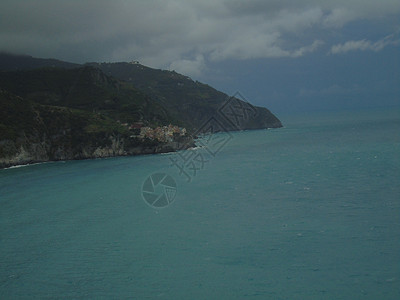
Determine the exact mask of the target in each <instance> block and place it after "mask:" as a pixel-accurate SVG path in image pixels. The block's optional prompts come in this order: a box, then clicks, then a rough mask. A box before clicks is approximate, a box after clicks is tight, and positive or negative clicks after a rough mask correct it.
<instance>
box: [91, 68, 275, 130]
mask: <svg viewBox="0 0 400 300" xmlns="http://www.w3.org/2000/svg"><path fill="white" fill-rule="evenodd" d="M90 65H91V66H96V67H98V68H100V69H101V70H103V71H104V72H105V73H106V74H107V75H110V76H113V77H115V78H118V79H121V80H124V81H126V82H129V83H132V84H133V85H134V86H135V87H136V88H138V89H139V90H141V91H142V92H144V93H146V94H147V95H149V96H150V97H151V98H152V99H154V100H156V101H158V102H159V103H161V104H162V105H163V106H164V107H166V108H168V109H169V111H170V112H171V113H172V114H174V116H176V117H177V118H179V119H181V120H183V121H184V122H185V123H187V124H189V126H190V127H192V128H194V129H195V130H196V129H199V128H201V127H202V125H203V124H205V123H206V122H207V121H208V120H209V119H210V118H212V117H215V116H216V114H217V113H218V112H220V111H221V108H222V107H223V106H224V105H226V104H227V102H228V101H231V102H232V103H233V104H235V106H242V107H245V108H248V111H249V112H251V114H250V115H249V116H247V118H246V119H243V120H242V122H240V124H236V126H235V125H232V124H231V122H229V120H228V121H227V122H225V121H226V120H225V119H226V118H223V117H222V118H220V120H221V122H223V125H224V128H226V129H227V130H243V129H261V128H277V127H282V124H281V122H280V121H279V119H278V118H276V117H275V116H274V115H273V114H272V113H271V112H270V111H269V110H268V109H266V108H263V107H253V106H251V105H250V104H248V103H246V102H244V101H242V100H243V99H239V98H235V99H230V98H229V97H228V96H227V95H226V94H224V93H222V92H219V91H217V90H216V89H214V88H212V87H210V86H208V85H206V84H203V83H200V82H198V81H193V80H191V79H190V78H189V77H187V76H184V75H181V74H178V73H176V72H174V71H165V70H157V69H152V68H149V67H146V66H143V65H140V64H138V63H91V64H90ZM217 118H218V115H217Z"/></svg>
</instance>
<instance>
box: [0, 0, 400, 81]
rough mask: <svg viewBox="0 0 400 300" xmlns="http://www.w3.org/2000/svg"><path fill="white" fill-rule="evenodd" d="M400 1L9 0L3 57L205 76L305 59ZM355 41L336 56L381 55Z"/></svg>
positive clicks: (0, 7)
mask: <svg viewBox="0 0 400 300" xmlns="http://www.w3.org/2000/svg"><path fill="white" fill-rule="evenodd" d="M399 12H400V3H399V2H398V0H381V1H375V0H347V1H344V0H337V1H317V0H304V1H290V0H270V1H264V0H254V1H238V0H229V1H228V0H192V1H186V0H148V1H123V0H116V1H108V0H107V1H106V0H96V1H94V0H81V1H58V0H25V1H15V0H12V1H10V0H3V1H1V3H0V45H1V46H0V50H3V51H10V52H18V53H26V54H31V55H36V56H41V57H57V58H61V59H66V60H71V61H75V62H86V61H88V60H98V61H102V60H103V61H127V60H133V59H134V60H139V61H140V62H142V63H144V64H147V65H150V66H153V67H161V68H171V69H175V70H176V71H178V72H182V73H185V74H188V75H196V74H199V72H201V71H202V70H204V69H205V68H206V65H207V63H208V62H221V61H226V60H247V59H262V58H279V57H293V58H296V57H301V56H304V55H308V54H310V53H313V52H315V51H318V49H320V47H321V46H323V45H329V44H330V42H329V40H328V38H329V33H330V32H332V31H334V30H340V28H343V27H344V26H346V24H348V23H350V22H354V21H357V20H374V19H379V18H382V17H385V16H393V15H396V14H399ZM391 43H393V39H385V38H384V39H382V40H380V41H378V42H375V43H373V42H370V41H368V40H350V41H348V42H345V43H341V44H337V45H335V46H333V47H331V51H330V52H331V53H332V54H338V53H346V52H348V51H352V50H356V49H359V50H373V51H379V50H380V49H383V48H384V47H386V46H387V45H390V44H391Z"/></svg>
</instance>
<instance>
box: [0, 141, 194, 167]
mask: <svg viewBox="0 0 400 300" xmlns="http://www.w3.org/2000/svg"><path fill="white" fill-rule="evenodd" d="M195 146H196V145H195V142H194V139H193V138H187V139H186V140H185V141H184V142H176V141H175V142H169V143H162V144H158V145H155V146H140V147H134V148H130V149H102V150H103V151H97V150H98V149H96V151H94V152H93V153H92V154H88V153H78V155H76V156H75V157H73V156H72V157H68V156H67V157H62V158H59V159H50V158H43V159H29V158H26V159H24V157H23V156H21V155H20V154H17V155H16V156H15V157H14V158H9V159H6V158H1V159H0V170H6V169H14V168H21V167H25V166H32V165H35V164H42V163H49V162H60V161H74V160H89V159H103V158H112V157H124V156H137V155H149V154H163V153H173V152H176V151H179V150H186V149H190V148H193V147H195ZM22 152H24V153H26V151H25V150H24V149H23V151H22Z"/></svg>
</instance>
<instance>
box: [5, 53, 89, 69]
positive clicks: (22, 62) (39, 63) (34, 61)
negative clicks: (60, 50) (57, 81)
mask: <svg viewBox="0 0 400 300" xmlns="http://www.w3.org/2000/svg"><path fill="white" fill-rule="evenodd" d="M80 66H81V65H79V64H74V63H69V62H65V61H61V60H58V59H44V58H35V57H32V56H29V55H16V54H10V53H4V52H0V70H2V71H18V70H32V69H38V68H43V67H57V68H64V69H72V68H78V67H80Z"/></svg>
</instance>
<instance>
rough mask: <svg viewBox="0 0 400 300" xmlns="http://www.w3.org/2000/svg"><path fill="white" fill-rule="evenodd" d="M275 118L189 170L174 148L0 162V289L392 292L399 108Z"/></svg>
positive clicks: (395, 289)
mask: <svg viewBox="0 0 400 300" xmlns="http://www.w3.org/2000/svg"><path fill="white" fill-rule="evenodd" d="M283 122H284V124H285V128H282V129H277V130H258V131H247V132H236V133H231V135H229V139H225V137H227V136H226V135H224V134H219V135H217V136H216V137H217V138H218V137H219V138H220V139H221V140H223V141H226V144H225V145H224V146H223V147H221V149H219V151H218V152H217V153H214V154H215V155H214V156H210V155H208V154H207V153H205V150H204V148H200V149H197V150H191V151H192V152H185V153H204V156H202V157H203V158H205V159H204V160H197V162H198V164H197V165H198V166H199V163H200V167H199V169H198V170H197V171H196V174H194V172H191V173H190V175H191V178H190V182H188V178H187V176H185V175H184V174H183V173H182V172H181V171H180V170H179V169H178V168H177V167H176V166H173V165H171V162H172V161H174V160H175V161H176V160H177V159H181V158H182V156H180V155H179V154H176V153H174V154H167V155H149V156H137V157H123V158H112V159H103V160H86V161H71V162H56V163H46V164H38V165H32V166H28V167H21V168H13V169H7V170H0V298H1V299H21V298H26V299H31V298H62V299H66V298H74V299H87V298H116V299H118V298H119V299H400V182H399V181H400V155H399V154H400V114H399V113H398V112H395V111H392V112H386V113H384V112H379V113H378V112H364V113H341V114H331V115H328V114H327V115H310V116H303V117H296V118H292V117H288V118H286V119H285V118H283ZM221 144H223V143H219V144H218V145H221ZM205 160H207V162H205ZM154 173H162V174H168V175H169V176H170V177H171V178H173V179H174V180H175V182H176V190H174V191H173V192H174V193H175V192H176V195H175V194H173V195H172V196H171V198H170V200H171V201H172V200H174V201H173V202H172V204H170V205H169V206H167V207H165V208H162V209H154V208H152V207H150V206H149V205H148V204H147V203H146V202H145V201H144V199H143V198H142V186H143V183H144V182H145V180H146V178H148V176H149V175H151V174H154ZM180 173H181V174H180ZM154 193H163V189H160V188H159V186H158V189H156V190H155V191H154ZM174 195H175V196H174Z"/></svg>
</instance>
